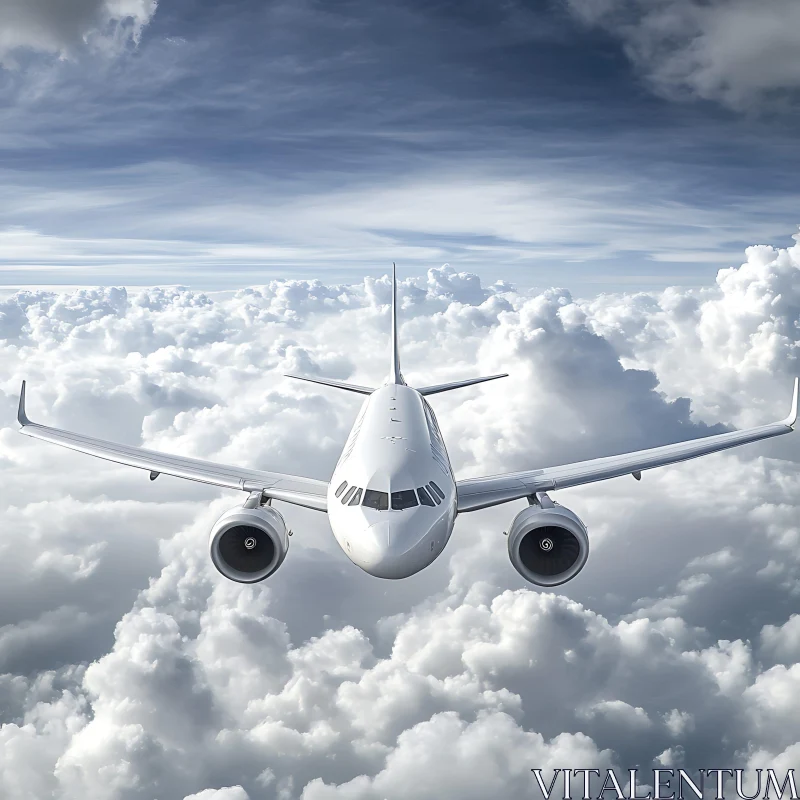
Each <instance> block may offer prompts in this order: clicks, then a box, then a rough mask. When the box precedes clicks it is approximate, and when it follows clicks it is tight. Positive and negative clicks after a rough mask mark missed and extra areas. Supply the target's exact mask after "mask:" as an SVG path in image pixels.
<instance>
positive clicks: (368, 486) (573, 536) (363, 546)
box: [17, 265, 798, 587]
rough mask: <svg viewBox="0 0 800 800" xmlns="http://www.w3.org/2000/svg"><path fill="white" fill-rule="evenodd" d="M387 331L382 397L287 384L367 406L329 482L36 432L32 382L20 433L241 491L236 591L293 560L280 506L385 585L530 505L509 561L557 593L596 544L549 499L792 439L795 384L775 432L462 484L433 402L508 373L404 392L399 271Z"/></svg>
mask: <svg viewBox="0 0 800 800" xmlns="http://www.w3.org/2000/svg"><path fill="white" fill-rule="evenodd" d="M391 325H392V330H391V361H390V366H389V373H388V375H387V377H386V379H385V380H384V382H383V384H382V385H380V386H379V387H377V388H372V387H367V386H358V385H355V384H351V383H345V382H343V381H339V380H332V379H327V378H313V377H308V376H301V375H287V376H286V377H291V378H297V379H300V380H304V381H310V382H312V383H315V384H321V385H323V386H327V387H333V388H336V389H342V390H345V391H348V392H354V393H356V394H361V395H365V396H366V399H365V400H364V402H363V405H362V406H361V410H360V411H359V413H358V416H357V417H356V420H355V423H354V425H353V428H352V430H351V431H350V435H349V436H348V438H347V442H346V443H345V446H344V449H343V451H342V454H341V457H340V458H339V461H338V463H337V464H336V467H335V469H334V470H333V474H332V476H331V478H330V480H329V481H327V482H326V481H320V480H314V479H311V478H305V477H300V476H296V475H286V474H283V473H279V472H264V471H261V470H252V469H244V468H241V467H234V466H226V465H223V464H217V463H213V462H210V461H201V460H199V459H194V458H186V457H183V456H178V455H172V454H169V453H160V452H157V451H154V450H146V449H144V448H141V447H133V446H130V445H124V444H117V443H114V442H109V441H105V440H102V439H96V438H93V437H90V436H86V435H84V434H81V433H74V432H71V431H66V430H61V429H58V428H50V427H47V426H45V425H40V424H38V423H35V422H31V420H30V419H28V416H27V414H26V411H25V381H23V382H22V389H21V391H20V398H19V411H18V415H17V417H18V420H19V423H20V425H21V426H22V427H21V429H20V432H21V433H23V434H26V435H27V436H32V437H34V438H37V439H42V440H44V441H47V442H52V443H53V444H57V445H61V446H63V447H67V448H70V449H72V450H77V451H79V452H82V453H87V454H89V455H92V456H97V457H98V458H103V459H106V460H109V461H114V462H117V463H119V464H126V465H128V466H131V467H137V468H139V469H143V470H147V471H149V472H150V479H151V480H155V479H156V478H157V477H158V476H159V475H161V474H164V475H173V476H175V477H178V478H186V479H188V480H192V481H199V482H201V483H208V484H212V485H214V486H219V487H223V488H227V489H238V490H240V491H243V492H246V493H247V499H246V500H245V501H244V503H243V504H242V505H241V506H236V507H235V508H232V509H230V510H229V511H226V512H225V513H224V514H223V515H222V516H221V517H220V518H219V519H218V520H217V522H216V523H215V524H214V526H213V527H212V529H211V532H210V537H209V549H210V556H211V561H212V562H213V564H214V566H215V567H216V568H217V569H218V570H219V572H221V573H222V574H223V575H224V576H225V577H226V578H229V579H230V580H233V581H237V582H240V583H256V582H258V581H262V580H264V579H265V578H267V577H269V576H270V575H272V574H273V573H274V572H275V571H276V570H277V569H278V567H280V566H281V564H282V563H283V561H284V559H285V558H286V555H287V553H288V550H289V536H290V535H291V531H289V530H288V528H287V526H286V522H285V520H284V518H283V515H282V514H281V513H280V512H279V511H278V510H277V509H276V508H275V507H274V506H273V501H276V500H277V501H282V502H284V503H290V504H294V505H297V506H303V507H305V508H311V509H316V510H318V511H323V512H327V515H328V519H329V521H330V525H331V529H332V531H333V535H334V537H335V538H336V541H337V542H338V543H339V545H340V546H341V548H342V550H343V551H344V553H345V554H346V555H347V557H348V558H349V559H350V560H351V561H352V562H353V563H354V564H356V565H357V566H359V567H360V568H361V569H362V570H364V571H365V572H367V573H369V574H370V575H374V576H376V577H379V578H387V579H400V578H406V577H408V576H410V575H413V574H415V573H417V572H419V571H420V570H422V569H424V568H425V567H427V566H429V565H430V564H432V563H433V561H434V560H435V559H436V558H437V557H438V556H439V554H440V553H441V552H442V550H443V549H444V548H445V546H446V544H447V542H448V540H449V539H450V536H451V534H452V533H453V527H454V524H455V521H456V517H457V516H458V515H459V514H465V513H468V512H470V511H476V510H478V509H481V508H487V507H489V506H496V505H499V504H501V503H509V502H511V501H514V500H521V499H527V501H528V506H527V507H526V508H524V509H523V510H522V511H520V512H519V513H518V514H517V515H516V517H515V518H514V520H513V521H512V523H511V526H510V528H509V530H508V531H507V543H508V553H509V558H510V560H511V563H512V565H513V566H514V568H515V569H516V570H517V572H519V574H520V575H522V577H523V578H524V579H525V580H527V581H528V582H530V583H532V584H534V585H537V586H543V587H552V586H558V585H560V584H563V583H565V582H566V581H568V580H571V579H572V578H574V577H575V576H576V575H577V574H578V573H579V572H580V571H581V570H582V569H583V566H584V564H585V563H586V560H587V558H588V556H589V537H588V530H587V527H586V525H585V524H584V522H583V521H582V520H581V519H580V518H579V517H578V515H577V514H575V513H574V512H573V511H571V510H570V509H568V508H566V507H565V506H562V505H560V504H559V503H557V502H555V501H554V500H551V498H550V496H549V494H548V492H550V491H553V490H557V489H565V488H567V487H572V486H580V485H582V484H586V483H591V482H594V481H602V480H607V479H609V478H615V477H619V476H622V475H628V474H630V475H633V477H634V478H635V479H636V480H641V477H642V475H641V473H642V472H643V471H644V470H648V469H653V468H655V467H661V466H664V465H666V464H675V463H677V462H680V461H686V460H688V459H691V458H697V457H698V456H703V455H706V454H708V453H715V452H717V451H720V450H725V449H728V448H730V447H737V446H738V445H742V444H747V443H749V442H756V441H760V440H761V439H767V438H770V437H773V436H781V435H783V434H785V433H790V432H791V431H792V430H793V429H794V425H795V423H796V421H797V403H798V378H795V380H794V394H793V397H792V405H791V410H790V412H789V416H788V417H786V419H784V420H782V421H780V422H774V423H771V424H769V425H762V426H760V427H756V428H749V429H746V430H739V431H730V432H727V433H720V434H715V435H711V436H706V437H704V438H700V439H692V440H690V441H684V442H678V443H675V444H667V445H664V446H661V447H653V448H650V449H648V450H640V451H637V452H633V453H624V454H621V455H612V456H607V457H604V458H595V459H592V460H589V461H581V462H577V463H572V464H564V465H561V466H555V467H545V468H537V469H530V470H524V471H522V472H510V473H506V474H501V475H491V476H487V477H481V478H466V479H458V478H456V476H455V474H454V473H453V468H452V466H451V464H450V459H449V458H448V455H447V449H446V447H445V443H444V439H443V438H442V433H441V430H440V428H439V424H438V422H437V420H436V415H435V414H434V412H433V409H432V408H431V406H430V404H429V402H428V400H427V398H428V397H430V396H431V395H435V394H439V393H441V392H449V391H452V390H453V389H459V388H462V387H466V386H473V385H475V384H478V383H482V382H485V381H491V380H495V379H498V378H504V377H507V374H506V373H503V374H501V375H489V376H486V377H480V378H470V379H467V380H460V381H453V382H451V383H441V384H437V385H433V386H424V387H422V388H418V389H417V388H414V387H412V386H409V385H408V384H407V383H406V382H405V380H404V378H403V375H402V373H401V371H400V356H399V350H398V340H397V277H396V268H395V267H394V265H393V266H392V306H391Z"/></svg>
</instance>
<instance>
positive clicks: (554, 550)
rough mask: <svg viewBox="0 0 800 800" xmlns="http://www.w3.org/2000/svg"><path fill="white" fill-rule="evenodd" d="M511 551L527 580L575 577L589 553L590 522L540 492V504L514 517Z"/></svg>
mask: <svg viewBox="0 0 800 800" xmlns="http://www.w3.org/2000/svg"><path fill="white" fill-rule="evenodd" d="M508 554H509V556H510V558H511V563H512V564H513V565H514V569H516V570H517V572H519V574H520V575H522V577H523V578H525V580H526V581H530V582H531V583H535V584H536V585H537V586H558V585H559V584H561V583H566V582H567V581H568V580H570V578H574V577H575V576H576V575H577V574H578V573H579V572H580V571H581V570H582V569H583V565H584V564H585V563H586V559H587V558H588V557H589V537H588V535H587V531H586V526H585V525H584V524H583V522H581V520H580V519H579V517H578V515H577V514H575V513H574V512H573V511H570V510H569V509H568V508H564V506H560V505H558V503H554V502H553V501H552V500H551V499H550V498H549V497H548V496H547V495H545V494H539V495H537V503H536V505H531V506H529V507H528V508H526V509H525V510H524V511H520V513H519V514H517V516H516V517H514V522H513V523H512V524H511V530H509V532H508Z"/></svg>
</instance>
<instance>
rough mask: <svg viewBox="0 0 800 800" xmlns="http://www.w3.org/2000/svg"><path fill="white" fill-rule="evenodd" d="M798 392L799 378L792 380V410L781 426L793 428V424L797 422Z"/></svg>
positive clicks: (799, 386) (799, 387)
mask: <svg viewBox="0 0 800 800" xmlns="http://www.w3.org/2000/svg"><path fill="white" fill-rule="evenodd" d="M799 392H800V378H795V379H794V394H793V395H792V410H791V411H790V412H789V416H788V417H786V419H785V420H783V424H784V425H786V426H787V427H788V428H794V424H795V422H797V395H798V393H799Z"/></svg>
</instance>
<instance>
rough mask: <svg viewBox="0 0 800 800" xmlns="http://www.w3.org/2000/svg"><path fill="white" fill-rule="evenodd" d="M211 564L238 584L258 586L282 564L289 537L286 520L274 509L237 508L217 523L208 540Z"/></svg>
mask: <svg viewBox="0 0 800 800" xmlns="http://www.w3.org/2000/svg"><path fill="white" fill-rule="evenodd" d="M209 547H210V549H211V560H212V561H213V562H214V566H215V567H216V568H217V569H218V570H219V571H220V572H221V573H222V574H223V575H224V576H225V577H226V578H230V580H232V581H237V582H238V583H257V582H258V581H263V580H264V578H267V577H269V576H270V575H272V573H273V572H275V570H276V569H278V567H279V566H280V565H281V564H282V563H283V559H284V558H286V553H287V552H288V551H289V535H288V532H287V530H286V523H285V522H284V521H283V517H282V516H281V515H280V513H279V512H277V511H276V510H275V509H274V508H272V506H259V507H257V508H248V507H247V504H245V506H238V507H237V508H232V509H231V510H230V511H226V512H225V513H224V514H223V515H222V516H221V517H220V518H219V519H218V520H217V521H216V523H214V527H213V528H212V529H211V536H210V538H209Z"/></svg>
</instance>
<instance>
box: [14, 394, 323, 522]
mask: <svg viewBox="0 0 800 800" xmlns="http://www.w3.org/2000/svg"><path fill="white" fill-rule="evenodd" d="M17 419H18V420H19V424H20V425H21V426H22V427H21V428H20V433H24V434H25V435H26V436H32V437H34V438H35V439H42V440H43V441H45V442H52V443H53V444H57V445H61V446H62V447H68V448H69V449H70V450H77V451H78V452H80V453H87V454H88V455H90V456H97V457H98V458H103V459H106V460H107V461H114V462H116V463H117V464H126V465H127V466H129V467H137V468H138V469H145V470H149V471H150V472H151V473H164V474H165V475H173V476H175V477H176V478H186V479H187V480H190V481H198V482H200V483H209V484H212V485H213V486H222V487H224V488H226V489H240V490H242V491H245V492H253V491H258V490H259V489H261V490H262V491H263V492H264V495H265V496H266V497H269V498H272V499H275V500H283V501H285V502H287V503H293V504H294V505H298V506H304V507H306V508H313V509H316V510H318V511H325V510H327V500H326V493H327V489H328V484H327V483H326V482H325V481H317V480H313V479H311V478H301V477H298V476H295V475H284V474H282V473H280V472H263V471H261V470H253V469H242V468H241V467H231V466H226V465H225V464H215V463H214V462H212V461H202V460H200V459H197V458H186V457H185V456H176V455H172V454H170V453H160V452H158V451H157V450H147V449H145V448H143V447H133V446H131V445H124V444H117V443H116V442H108V441H105V440H104V439H95V438H93V437H91V436H84V435H83V434H80V433H73V432H72V431H65V430H61V429H59V428H49V427H47V426H46V425H39V424H38V423H36V422H31V420H30V419H29V418H28V415H27V413H26V411H25V381H23V382H22V389H21V391H20V396H19V410H18V412H17Z"/></svg>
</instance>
